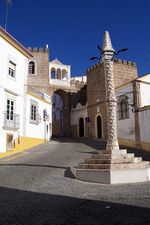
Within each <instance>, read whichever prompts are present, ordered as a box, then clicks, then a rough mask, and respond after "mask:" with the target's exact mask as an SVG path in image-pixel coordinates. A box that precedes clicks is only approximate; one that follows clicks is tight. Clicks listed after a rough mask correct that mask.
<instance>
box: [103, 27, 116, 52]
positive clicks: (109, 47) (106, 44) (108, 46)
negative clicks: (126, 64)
mask: <svg viewBox="0 0 150 225" xmlns="http://www.w3.org/2000/svg"><path fill="white" fill-rule="evenodd" d="M103 51H115V50H114V49H113V47H112V44H111V39H110V36H109V32H108V31H105V33H104V37H103Z"/></svg>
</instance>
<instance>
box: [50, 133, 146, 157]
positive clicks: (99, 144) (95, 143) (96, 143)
mask: <svg viewBox="0 0 150 225" xmlns="http://www.w3.org/2000/svg"><path fill="white" fill-rule="evenodd" d="M52 140H55V141H57V142H60V143H82V144H85V145H87V146H89V147H91V148H93V149H95V150H105V149H106V142H104V141H100V140H93V139H89V138H64V137H59V138H53V139H52ZM120 149H127V151H128V153H134V154H135V156H137V157H140V156H141V157H142V158H143V160H146V161H150V152H148V151H145V150H142V149H136V148H131V147H127V146H123V145H120ZM97 152H98V151H97ZM97 152H81V153H91V154H96V153H97Z"/></svg>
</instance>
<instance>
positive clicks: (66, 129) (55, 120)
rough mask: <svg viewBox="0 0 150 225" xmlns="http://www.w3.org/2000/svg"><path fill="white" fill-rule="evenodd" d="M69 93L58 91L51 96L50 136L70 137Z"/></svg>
mask: <svg viewBox="0 0 150 225" xmlns="http://www.w3.org/2000/svg"><path fill="white" fill-rule="evenodd" d="M69 105H70V104H69V93H67V92H65V91H63V90H61V89H58V90H56V91H54V93H53V95H52V136H70V111H69V109H70V108H69Z"/></svg>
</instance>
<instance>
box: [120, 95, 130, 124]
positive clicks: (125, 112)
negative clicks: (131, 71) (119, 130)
mask: <svg viewBox="0 0 150 225" xmlns="http://www.w3.org/2000/svg"><path fill="white" fill-rule="evenodd" d="M127 118H129V98H128V97H127V96H120V97H119V99H118V119H119V120H122V119H127Z"/></svg>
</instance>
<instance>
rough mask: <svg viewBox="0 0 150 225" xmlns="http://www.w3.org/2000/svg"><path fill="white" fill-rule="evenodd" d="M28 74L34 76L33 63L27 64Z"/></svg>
mask: <svg viewBox="0 0 150 225" xmlns="http://www.w3.org/2000/svg"><path fill="white" fill-rule="evenodd" d="M28 74H35V62H33V61H31V62H29V66H28Z"/></svg>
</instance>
